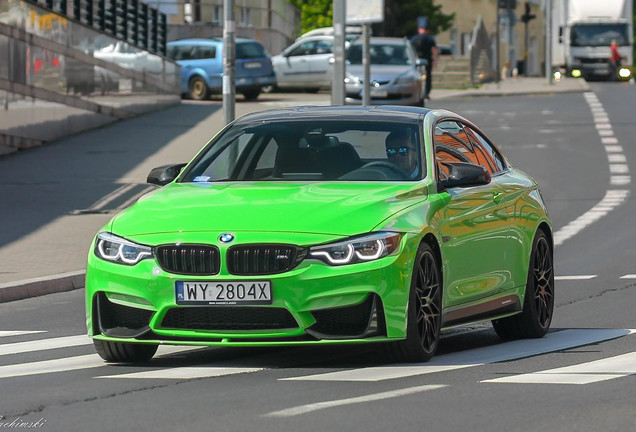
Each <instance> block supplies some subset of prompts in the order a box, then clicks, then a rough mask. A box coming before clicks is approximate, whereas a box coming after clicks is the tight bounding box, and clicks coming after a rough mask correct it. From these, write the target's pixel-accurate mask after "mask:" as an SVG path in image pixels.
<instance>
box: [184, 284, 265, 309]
mask: <svg viewBox="0 0 636 432" xmlns="http://www.w3.org/2000/svg"><path fill="white" fill-rule="evenodd" d="M175 287H176V296H177V304H180V305H228V306H231V305H238V304H240V305H253V304H271V303H272V284H271V282H270V281H218V282H209V281H208V282H201V281H177V283H176V285H175Z"/></svg>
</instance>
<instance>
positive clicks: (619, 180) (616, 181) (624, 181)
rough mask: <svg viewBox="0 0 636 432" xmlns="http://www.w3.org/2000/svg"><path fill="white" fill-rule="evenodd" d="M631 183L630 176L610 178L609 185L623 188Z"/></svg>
mask: <svg viewBox="0 0 636 432" xmlns="http://www.w3.org/2000/svg"><path fill="white" fill-rule="evenodd" d="M631 182H632V178H631V177H630V176H612V177H610V184H611V185H612V186H625V185H628V184H630V183H631Z"/></svg>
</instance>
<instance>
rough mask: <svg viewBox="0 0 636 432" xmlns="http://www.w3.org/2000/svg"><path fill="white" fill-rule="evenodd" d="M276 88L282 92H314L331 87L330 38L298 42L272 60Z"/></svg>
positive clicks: (331, 54)
mask: <svg viewBox="0 0 636 432" xmlns="http://www.w3.org/2000/svg"><path fill="white" fill-rule="evenodd" d="M272 65H273V66H274V72H275V73H276V84H277V86H278V87H279V88H282V89H298V90H304V91H309V92H317V91H318V90H320V88H321V87H329V86H331V76H332V71H333V36H310V37H304V38H302V39H299V40H297V41H296V42H294V43H293V44H292V45H290V46H289V47H287V48H285V49H284V50H283V52H282V53H280V54H279V55H276V56H273V57H272Z"/></svg>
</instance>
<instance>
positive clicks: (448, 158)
mask: <svg viewBox="0 0 636 432" xmlns="http://www.w3.org/2000/svg"><path fill="white" fill-rule="evenodd" d="M434 144H435V155H436V165H437V167H436V171H437V178H438V180H441V179H444V177H445V175H446V174H447V173H448V168H447V167H448V164H452V163H453V162H463V163H473V164H477V165H481V166H484V167H485V168H486V169H487V170H488V171H489V172H490V173H491V174H492V173H493V172H494V170H493V169H491V168H490V167H489V166H488V165H487V163H486V162H485V160H484V158H483V157H482V155H481V154H480V151H479V150H478V149H476V146H475V144H474V143H473V142H472V141H471V140H470V139H469V137H468V135H467V133H466V131H465V130H464V127H463V125H462V123H461V122H459V121H456V120H444V121H441V122H439V123H438V124H437V125H436V126H435V129H434ZM493 179H494V180H492V181H491V182H490V183H488V184H486V185H481V186H474V187H465V188H462V187H454V188H449V189H447V190H446V193H448V194H449V195H450V199H449V200H448V202H447V204H446V205H445V206H444V208H443V209H442V210H441V218H440V219H439V227H438V228H439V232H440V234H441V238H442V257H443V274H444V282H445V283H444V286H445V290H446V292H445V295H444V299H445V301H446V302H447V304H445V305H444V306H445V307H452V306H456V305H460V304H463V303H468V302H471V301H476V300H480V299H484V298H487V297H489V296H492V295H494V294H496V293H498V292H499V291H501V290H502V289H505V287H507V286H508V285H509V284H510V274H509V271H508V268H507V263H506V248H507V246H508V243H509V240H508V238H507V236H508V223H507V217H506V211H507V209H506V205H505V204H502V202H501V195H502V188H501V186H500V185H499V184H498V181H497V180H496V178H495V177H493Z"/></svg>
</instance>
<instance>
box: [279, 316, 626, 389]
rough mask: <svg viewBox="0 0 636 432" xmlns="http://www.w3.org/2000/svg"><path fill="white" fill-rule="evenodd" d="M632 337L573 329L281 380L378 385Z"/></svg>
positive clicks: (620, 332)
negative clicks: (426, 359) (402, 362)
mask: <svg viewBox="0 0 636 432" xmlns="http://www.w3.org/2000/svg"><path fill="white" fill-rule="evenodd" d="M629 334H632V330H629V329H570V330H561V331H555V332H550V333H548V334H547V335H546V336H544V337H543V338H541V339H532V340H515V341H510V342H506V343H502V344H499V345H494V346H488V347H483V348H477V349H473V350H466V351H461V352H457V353H452V354H444V355H438V356H435V357H433V359H431V360H430V361H429V362H428V363H422V364H410V365H387V366H378V367H368V368H360V369H350V370H343V371H337V372H328V373H325V374H312V375H306V376H298V377H291V378H280V379H279V381H363V382H375V381H383V380H388V379H397V378H406V377H411V376H415V375H426V374H431V373H436V372H443V371H449V370H456V369H465V368H470V367H474V366H483V365H485V364H490V363H498V362H504V361H511V360H518V359H521V358H526V357H533V356H536V355H540V354H546V353H550V352H555V351H562V350H564V349H571V348H575V347H579V346H584V345H589V344H593V343H599V342H603V341H606V340H610V339H616V338H620V337H623V336H627V335H629Z"/></svg>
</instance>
